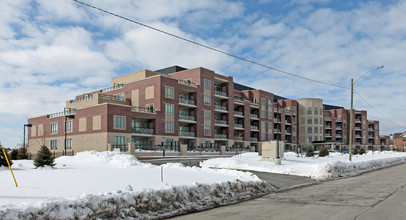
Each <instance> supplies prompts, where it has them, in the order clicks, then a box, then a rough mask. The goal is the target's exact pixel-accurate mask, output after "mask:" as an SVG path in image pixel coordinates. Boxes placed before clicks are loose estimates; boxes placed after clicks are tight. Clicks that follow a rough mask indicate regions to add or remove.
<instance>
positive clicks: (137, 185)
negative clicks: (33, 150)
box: [0, 151, 273, 219]
mask: <svg viewBox="0 0 406 220" xmlns="http://www.w3.org/2000/svg"><path fill="white" fill-rule="evenodd" d="M13 163H14V164H13V167H12V168H13V171H14V175H15V177H16V180H17V183H18V185H19V186H18V188H17V187H16V186H15V183H14V180H13V178H12V176H11V173H10V171H9V170H8V169H6V168H1V169H0V185H1V187H0V198H1V199H0V219H18V218H20V219H27V218H45V219H47V218H50V219H75V218H79V219H87V218H95V217H97V218H110V217H111V216H122V215H124V214H125V215H128V216H132V217H134V218H157V217H163V216H166V217H169V216H171V215H177V214H182V213H185V212H189V211H191V210H192V211H193V210H202V209H207V208H210V207H214V206H215V205H225V204H229V203H235V202H238V201H239V200H241V199H248V198H253V197H258V196H260V195H264V194H267V193H269V192H271V191H272V190H273V188H272V187H271V186H270V185H269V184H266V183H265V182H263V181H261V180H260V179H259V178H258V177H257V176H255V175H253V174H251V173H248V172H240V171H235V170H225V169H209V168H198V167H184V166H183V165H181V164H174V163H168V164H165V165H162V166H154V165H151V164H144V163H141V162H139V161H138V160H137V159H136V158H135V157H134V156H130V155H124V154H120V153H118V152H96V151H89V152H81V153H78V154H77V155H76V156H73V157H60V158H57V159H56V160H55V163H56V166H55V168H51V167H45V168H38V169H34V166H33V162H32V161H30V160H14V161H13ZM162 171H163V182H161V172H162ZM166 200H169V201H166ZM154 201H155V202H154ZM174 202H178V203H179V204H178V206H175V205H174V204H173V203H174ZM165 204H166V206H165ZM145 206H147V207H145ZM156 207H160V208H159V209H157V208H156ZM117 210H119V211H117ZM134 210H135V211H134ZM162 210H165V212H164V213H161V212H162ZM131 213H132V214H131ZM168 213H169V214H168Z"/></svg>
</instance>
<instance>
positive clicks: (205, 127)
mask: <svg viewBox="0 0 406 220" xmlns="http://www.w3.org/2000/svg"><path fill="white" fill-rule="evenodd" d="M210 135H211V128H210V126H204V136H210Z"/></svg>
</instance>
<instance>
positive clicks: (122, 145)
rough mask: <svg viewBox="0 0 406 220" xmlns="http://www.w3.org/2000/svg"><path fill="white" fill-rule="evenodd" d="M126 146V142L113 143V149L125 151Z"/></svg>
mask: <svg viewBox="0 0 406 220" xmlns="http://www.w3.org/2000/svg"><path fill="white" fill-rule="evenodd" d="M127 148H128V146H127V145H126V144H114V145H113V149H120V151H121V152H127V151H128V149H127Z"/></svg>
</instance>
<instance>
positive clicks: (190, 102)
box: [179, 97, 196, 107]
mask: <svg viewBox="0 0 406 220" xmlns="http://www.w3.org/2000/svg"><path fill="white" fill-rule="evenodd" d="M179 104H180V105H186V106H193V107H196V101H195V100H193V99H185V98H181V97H179Z"/></svg>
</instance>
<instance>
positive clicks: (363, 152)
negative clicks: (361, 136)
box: [358, 147, 365, 155]
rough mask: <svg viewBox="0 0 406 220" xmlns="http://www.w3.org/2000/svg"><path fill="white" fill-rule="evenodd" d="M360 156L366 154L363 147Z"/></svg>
mask: <svg viewBox="0 0 406 220" xmlns="http://www.w3.org/2000/svg"><path fill="white" fill-rule="evenodd" d="M358 153H359V154H360V155H363V154H365V149H364V148H363V147H361V149H360V150H359V152H358Z"/></svg>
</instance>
